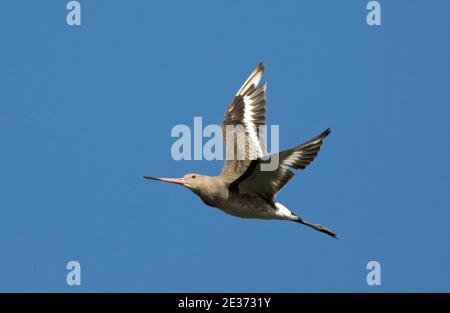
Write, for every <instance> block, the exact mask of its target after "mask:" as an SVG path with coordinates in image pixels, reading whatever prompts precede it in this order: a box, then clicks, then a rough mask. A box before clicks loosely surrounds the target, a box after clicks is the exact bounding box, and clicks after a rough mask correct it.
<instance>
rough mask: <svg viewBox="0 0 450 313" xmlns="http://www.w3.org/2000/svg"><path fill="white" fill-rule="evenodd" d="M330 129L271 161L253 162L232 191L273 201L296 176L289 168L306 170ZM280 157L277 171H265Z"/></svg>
mask: <svg viewBox="0 0 450 313" xmlns="http://www.w3.org/2000/svg"><path fill="white" fill-rule="evenodd" d="M329 133H330V129H327V130H325V131H323V132H322V133H321V134H320V135H318V136H316V137H314V138H313V139H311V140H309V141H307V142H305V143H304V144H301V145H299V146H296V147H293V148H291V149H289V150H285V151H282V152H280V153H277V154H272V155H271V156H270V158H269V159H267V160H262V159H257V160H253V161H251V164H250V165H249V167H248V168H247V170H246V171H245V172H244V173H243V174H242V175H241V176H240V177H239V178H238V179H236V180H235V181H234V182H232V183H231V184H230V189H234V190H237V191H239V193H243V194H257V195H259V196H261V197H262V198H264V199H266V200H267V201H273V199H274V197H275V194H276V193H277V192H278V191H279V190H280V189H281V188H283V186H284V185H285V184H286V183H287V182H288V181H289V180H290V179H291V178H292V177H293V176H294V173H293V172H292V171H291V170H290V169H289V168H294V169H305V168H306V166H308V165H309V164H310V163H311V162H312V161H313V160H314V158H315V157H316V156H317V154H318V153H319V150H320V146H321V145H322V142H323V140H324V139H325V137H326V136H328V134H329ZM276 156H278V158H279V159H278V166H277V167H276V169H275V170H272V171H268V170H264V167H263V165H264V164H267V163H269V162H271V160H272V159H273V158H274V157H276Z"/></svg>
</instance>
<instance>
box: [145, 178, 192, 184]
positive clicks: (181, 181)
mask: <svg viewBox="0 0 450 313" xmlns="http://www.w3.org/2000/svg"><path fill="white" fill-rule="evenodd" d="M144 178H147V179H153V180H159V181H164V182H166V183H172V184H177V185H184V179H183V178H163V177H155V176H144Z"/></svg>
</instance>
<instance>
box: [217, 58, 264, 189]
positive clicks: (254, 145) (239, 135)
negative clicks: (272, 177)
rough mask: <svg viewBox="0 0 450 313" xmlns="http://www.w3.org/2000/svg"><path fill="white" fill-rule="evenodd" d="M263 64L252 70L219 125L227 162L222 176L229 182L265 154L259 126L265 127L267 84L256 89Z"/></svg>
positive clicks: (262, 71)
mask: <svg viewBox="0 0 450 313" xmlns="http://www.w3.org/2000/svg"><path fill="white" fill-rule="evenodd" d="M263 73H264V65H263V64H262V63H260V64H258V66H257V67H256V68H255V69H254V70H253V72H252V73H251V74H250V76H249V77H248V78H247V80H246V81H245V82H244V84H243V85H242V87H241V88H240V89H239V91H238V92H237V93H236V95H235V96H234V99H233V101H231V103H230V105H229V106H228V109H227V110H226V111H225V117H224V119H223V122H222V134H223V139H224V142H225V148H226V159H225V163H224V166H223V169H222V173H221V175H222V176H223V177H224V178H227V179H228V180H229V181H230V182H231V181H233V180H235V179H237V178H238V177H239V176H241V175H242V174H243V173H244V172H245V170H246V169H247V168H248V166H249V165H250V162H251V161H252V160H256V159H258V158H261V157H263V156H264V154H265V152H266V148H265V143H264V138H263V133H262V130H263V128H262V127H260V126H261V125H265V124H266V87H267V85H266V84H262V85H261V86H258V84H259V82H260V80H261V77H262V75H263Z"/></svg>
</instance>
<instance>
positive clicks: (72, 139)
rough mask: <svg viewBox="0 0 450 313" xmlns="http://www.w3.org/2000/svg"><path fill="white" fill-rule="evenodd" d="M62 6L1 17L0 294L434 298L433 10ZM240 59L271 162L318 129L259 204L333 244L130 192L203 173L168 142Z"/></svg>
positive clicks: (438, 230) (438, 226)
mask: <svg viewBox="0 0 450 313" xmlns="http://www.w3.org/2000/svg"><path fill="white" fill-rule="evenodd" d="M80 2H81V6H82V26H80V27H69V26H68V25H67V24H66V14H67V10H66V9H65V6H66V3H67V1H12V0H10V1H5V2H3V3H2V5H1V10H0V38H1V44H0V166H1V175H0V193H1V196H0V247H1V257H0V290H1V291H67V292H73V291H363V292H377V291H450V270H449V263H450V249H449V244H448V240H449V238H450V236H449V235H450V225H449V224H450V211H449V209H450V192H449V191H450V188H449V187H450V184H449V174H450V167H449V158H450V142H449V135H450V57H449V56H450V18H449V16H450V2H449V1H444V0H442V1H381V3H382V25H381V26H380V27H369V26H368V25H367V23H366V14H367V10H366V4H367V1H312V0H311V1H248V0H245V1H239V2H238V1H197V0H195V1H131V2H129V1H98V0H97V1H91V0H90V1H80ZM260 61H263V62H264V63H265V64H266V75H265V77H264V80H265V81H266V82H268V85H269V87H268V95H267V98H268V105H267V110H268V112H267V116H268V123H270V124H279V125H281V126H280V134H281V148H287V147H290V146H293V145H295V144H299V143H301V142H304V141H306V140H308V139H310V138H311V137H313V136H314V135H316V134H318V133H319V132H320V131H322V130H323V129H325V128H327V127H331V129H332V134H331V136H329V137H328V138H327V140H326V142H325V145H324V146H323V149H322V150H321V153H320V155H319V157H318V158H317V159H316V160H315V161H314V163H313V164H312V165H311V166H310V167H308V168H307V170H306V171H301V172H297V175H296V177H295V179H293V180H292V181H291V182H290V184H289V185H288V186H287V187H286V188H285V189H284V190H283V191H282V192H281V193H280V194H279V196H278V200H279V201H280V202H282V203H284V204H285V205H286V206H287V207H289V208H291V209H292V210H294V211H295V212H296V213H298V214H299V215H301V216H303V217H304V218H306V219H308V220H310V221H312V222H318V223H321V224H324V225H326V226H328V227H330V228H332V229H333V230H335V231H336V232H338V233H339V235H340V237H341V240H339V241H337V240H334V239H332V238H330V237H327V236H325V235H323V234H321V233H318V232H315V231H313V230H311V229H308V228H306V227H303V226H301V225H299V224H296V223H289V222H280V221H272V222H267V221H258V220H243V219H238V218H234V217H230V216H227V215H225V214H223V213H222V212H220V211H218V210H216V209H213V208H210V207H206V206H205V205H204V204H203V203H202V202H201V201H200V200H199V199H198V198H197V197H196V196H195V195H194V194H192V193H191V192H190V191H188V190H186V189H183V188H181V187H179V186H174V185H169V184H167V185H165V184H162V183H156V182H151V181H147V180H144V179H143V178H142V175H161V176H173V177H179V176H181V175H183V174H184V173H186V172H192V171H193V172H200V173H206V174H211V175H215V174H217V173H218V172H219V171H220V169H221V166H222V162H221V161H213V162H208V161H181V162H177V161H174V160H172V158H171V155H170V147H171V145H172V143H173V142H174V139H173V138H171V137H170V131H171V129H172V127H173V126H174V125H176V124H180V123H181V124H187V125H191V126H192V123H193V117H194V116H202V117H203V121H204V124H210V123H216V124H218V123H220V122H221V120H222V117H223V112H224V110H225V108H226V106H227V105H228V103H229V101H230V100H231V98H232V96H233V95H234V93H235V92H236V90H237V89H238V88H239V87H240V84H241V83H242V82H243V80H244V79H245V78H246V76H247V75H248V74H249V72H250V71H251V70H252V69H253V67H254V66H255V65H256V64H257V63H258V62H260ZM70 260H77V261H79V262H80V263H81V267H82V285H81V286H80V287H68V286H67V285H66V282H65V279H66V273H67V271H66V268H65V267H66V263H67V262H68V261H70ZM370 260H377V261H379V262H380V263H381V266H382V285H381V286H377V287H369V286H368V285H367V283H366V274H367V272H368V271H367V270H366V264H367V262H368V261H370Z"/></svg>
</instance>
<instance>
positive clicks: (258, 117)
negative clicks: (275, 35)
mask: <svg viewBox="0 0 450 313" xmlns="http://www.w3.org/2000/svg"><path fill="white" fill-rule="evenodd" d="M263 73H264V65H263V64H262V63H260V64H259V65H258V66H257V67H256V68H255V69H254V70H253V72H252V73H251V74H250V76H249V77H248V78H247V80H246V81H245V82H244V84H243V85H242V87H241V88H240V89H239V90H238V92H237V93H236V95H235V96H234V98H233V100H232V101H231V103H230V105H229V106H228V108H227V110H226V112H225V116H224V119H223V122H222V125H221V128H222V135H223V138H224V141H225V149H226V152H227V157H226V159H225V163H224V166H223V169H222V172H221V173H220V175H219V176H206V175H200V174H195V173H189V174H186V175H184V176H183V177H182V178H162V177H154V176H144V178H147V179H153V180H159V181H163V182H168V183H174V184H178V185H182V186H184V187H186V188H188V189H190V190H191V191H193V192H194V193H195V194H197V195H198V196H199V197H200V198H201V199H202V200H203V202H204V203H205V204H207V205H209V206H212V207H216V208H219V209H221V210H222V211H224V212H225V213H228V214H230V215H233V216H238V217H241V218H258V219H268V220H270V219H277V220H287V221H294V222H297V223H301V224H303V225H306V226H309V227H311V228H313V229H315V230H318V231H320V232H322V233H325V234H327V235H329V236H332V237H334V238H337V235H336V233H334V232H333V231H331V230H330V229H328V228H326V227H325V226H322V225H320V224H313V223H309V222H307V221H306V220H304V219H303V218H301V217H300V216H298V215H297V214H295V213H293V212H292V211H291V210H289V209H288V208H286V207H285V206H284V205H282V204H281V203H279V202H276V201H275V195H276V194H277V193H278V191H280V190H281V188H283V186H285V185H286V183H287V182H288V181H289V180H290V179H291V178H292V177H293V176H294V172H293V171H292V169H302V170H303V169H305V168H306V166H308V165H309V164H310V163H311V162H312V161H313V160H314V158H315V157H316V156H317V154H318V152H319V150H320V146H321V145H322V143H323V140H324V139H325V137H327V136H328V135H329V134H330V129H326V130H325V131H323V132H322V133H320V134H319V135H318V136H316V137H314V138H312V139H311V140H309V141H307V142H305V143H303V144H301V145H298V146H295V147H293V148H290V149H287V150H284V151H281V152H279V153H275V154H271V155H266V154H265V151H266V148H265V147H266V145H265V142H264V138H263V137H262V136H261V132H260V131H259V130H260V128H261V127H263V126H264V125H266V88H267V84H266V83H264V84H262V85H260V84H259V83H260V80H261V77H262V75H263ZM242 149H243V150H244V151H242ZM272 160H277V164H276V166H275V168H270V170H269V169H268V168H265V167H264V166H268V165H270V162H271V161H272Z"/></svg>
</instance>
